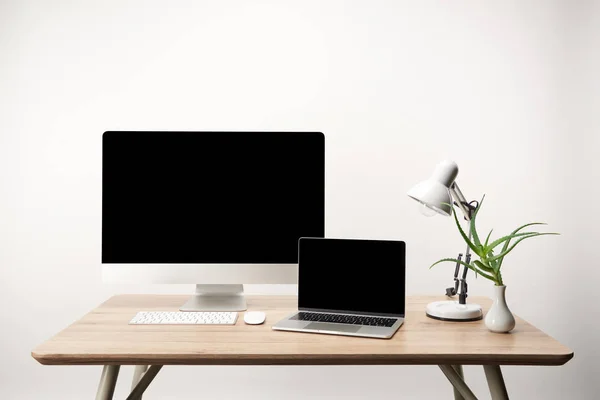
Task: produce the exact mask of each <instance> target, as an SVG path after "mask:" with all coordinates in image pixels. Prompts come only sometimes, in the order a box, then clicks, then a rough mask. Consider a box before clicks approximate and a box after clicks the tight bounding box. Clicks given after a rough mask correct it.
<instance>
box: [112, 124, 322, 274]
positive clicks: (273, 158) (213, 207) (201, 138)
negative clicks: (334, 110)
mask: <svg viewBox="0 0 600 400" xmlns="http://www.w3.org/2000/svg"><path fill="white" fill-rule="evenodd" d="M102 142H103V145H102V148H103V151H102V188H103V189H102V262H103V263H177V264H178V263H184V264H187V263H193V264H195V263H200V264H202V263H216V264H294V263H297V262H298V239H299V238H300V237H301V236H316V237H322V236H324V234H325V139H324V136H323V134H322V133H317V132H294V133H292V132H105V133H104V135H103V139H102Z"/></svg>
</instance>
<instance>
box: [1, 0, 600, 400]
mask: <svg viewBox="0 0 600 400" xmlns="http://www.w3.org/2000/svg"><path fill="white" fill-rule="evenodd" d="M166 4H167V3H166V2H160V1H138V2H134V1H102V2H100V1H96V2H93V1H87V2H86V1H24V0H21V1H16V0H15V1H2V2H1V3H0V54H1V56H0V190H1V192H0V271H1V278H0V321H1V323H0V339H1V340H0V356H1V357H2V358H1V361H0V398H2V399H38V398H44V399H82V398H92V396H94V394H95V390H96V386H97V381H98V378H99V374H100V367H43V366H40V365H38V364H37V362H35V361H34V360H33V359H32V358H31V357H30V351H31V349H32V348H33V347H35V346H36V345H37V344H39V343H41V342H42V341H44V340H45V339H47V338H48V337H49V336H51V335H52V334H53V333H55V332H57V331H58V330H60V329H62V328H63V327H64V326H66V325H67V324H69V323H71V322H73V321H74V320H76V319H77V318H79V317H80V316H82V315H83V314H84V313H86V312H87V311H88V310H90V309H91V308H93V307H95V306H96V305H97V304H98V303H100V302H101V301H103V300H105V299H106V298H107V297H109V296H110V295H112V294H115V293H127V292H148V293H149V292H159V291H160V292H167V293H176V292H177V293H187V292H191V290H192V286H191V285H190V286H183V287H178V286H170V287H160V286H125V285H123V286H108V285H103V284H102V283H101V279H100V270H101V268H100V221H101V220H100V217H101V216H100V193H101V180H100V178H101V168H100V166H101V165H100V162H101V159H100V155H101V147H100V146H101V134H102V132H103V131H105V130H109V129H114V130H117V129H122V130H125V129H132V130H133V129H136V130H150V129H153V130H177V129H180V130H320V131H323V132H325V134H326V137H327V192H326V196H327V230H328V231H327V234H328V235H329V236H346V237H366V238H395V239H403V240H406V241H407V243H408V249H409V253H408V266H409V270H408V291H409V294H423V293H425V294H442V293H443V290H444V288H445V287H446V286H447V285H448V284H449V282H450V275H451V273H452V271H451V269H452V267H451V266H450V265H448V266H446V267H440V268H438V269H435V270H432V271H429V270H428V269H427V266H428V265H429V264H430V263H431V262H432V261H434V260H436V259H439V258H441V257H444V256H448V255H450V256H451V255H454V254H455V253H456V252H458V251H460V250H462V247H463V245H462V243H461V240H460V238H459V236H458V234H457V233H456V232H455V228H454V226H453V224H452V221H451V220H449V219H444V218H441V217H440V218H431V219H426V218H424V217H423V216H421V215H420V214H419V213H418V212H417V211H416V208H415V205H413V203H412V202H411V201H410V200H409V199H408V198H407V197H406V195H405V192H406V190H407V189H408V188H409V187H410V186H411V185H412V184H414V183H415V182H417V181H419V180H421V179H423V178H424V177H426V176H427V175H428V174H429V173H430V172H431V170H432V168H433V166H434V165H435V164H436V163H437V162H438V161H439V160H441V159H443V158H445V157H451V158H454V159H455V160H456V161H457V162H458V163H459V165H460V167H461V172H460V175H459V181H460V182H461V184H462V186H463V188H464V189H465V192H466V194H467V196H468V197H471V198H476V197H479V196H481V195H482V194H483V193H486V194H487V201H486V205H485V208H484V209H483V211H482V213H481V224H482V226H484V227H487V228H491V227H494V228H495V230H496V232H499V233H501V232H506V231H509V230H510V229H512V228H513V227H515V226H516V225H518V224H521V223H525V222H528V221H531V220H536V221H537V220H543V221H547V222H549V223H550V226H551V228H552V229H553V230H556V231H559V232H561V233H562V236H560V237H558V238H554V237H551V238H540V239H536V240H537V241H536V240H532V241H530V242H529V243H527V244H524V245H522V247H521V248H519V249H517V250H516V251H515V252H514V253H513V254H511V255H510V257H508V258H507V261H506V263H505V272H504V276H505V281H506V282H507V284H508V285H509V289H508V296H509V300H510V305H511V307H512V308H513V311H515V312H516V313H517V314H518V315H520V316H522V317H524V318H525V319H527V320H529V321H530V322H532V323H533V324H535V325H536V326H538V327H539V328H541V329H543V330H544V331H546V332H548V333H549V334H551V335H553V336H554V337H556V338H557V339H559V340H560V341H562V342H563V343H565V344H566V345H568V346H570V347H572V348H573V349H574V350H575V358H574V359H573V360H572V361H571V362H569V363H568V364H567V365H566V366H564V367H560V368H558V367H544V368H530V367H513V368H510V367H509V368H505V378H506V382H507V384H508V388H509V391H510V393H511V395H512V397H514V398H517V399H518V398H521V399H531V398H545V399H562V398H567V397H569V398H577V399H591V398H595V397H597V393H598V392H599V391H600V384H599V383H598V379H596V373H595V372H597V359H598V357H600V350H599V346H598V344H597V334H598V330H599V328H600V323H599V322H598V319H597V318H593V317H591V315H592V313H593V312H598V306H597V304H598V301H599V300H600V295H599V293H600V288H599V287H598V284H599V283H598V282H599V281H600V272H598V271H599V269H598V265H597V261H596V259H595V256H596V254H597V239H598V234H597V229H598V228H597V227H598V224H600V218H599V217H598V215H599V213H598V212H597V211H596V210H595V208H596V203H597V202H598V199H599V198H600V190H599V189H598V179H599V178H600V173H599V168H598V166H597V165H598V164H597V162H596V160H595V158H596V157H597V156H598V155H599V154H600V152H599V150H600V139H599V128H600V117H599V116H600V113H599V111H600V106H599V105H600V96H599V93H600V80H599V79H598V73H597V71H599V70H600V50H599V49H600V42H599V40H600V39H599V38H600V7H599V4H598V2H592V1H587V2H586V1H573V2H571V1H567V0H564V1H558V0H557V1H543V0H540V1H451V2H448V1H419V2H416V1H379V0H377V1H362V2H360V1H327V2H325V1H302V2H300V1H189V2H183V1H174V2H169V5H168V7H167V6H166ZM470 289H471V293H472V294H473V295H490V294H491V286H490V284H489V283H488V282H485V281H483V280H481V279H480V280H478V281H475V280H472V281H471V285H470ZM248 290H250V291H254V292H263V293H265V292H294V290H295V288H294V287H289V286H287V287H275V288H274V287H261V286H255V287H249V288H248ZM130 369H131V368H129V369H125V370H124V371H122V373H121V377H122V378H123V379H122V380H121V382H120V385H119V386H118V388H117V396H119V398H121V397H123V396H124V395H125V393H126V390H127V388H128V384H129V382H127V380H128V378H130V376H131V373H132V371H130ZM466 374H467V379H468V381H469V383H472V386H473V388H474V390H475V391H476V393H480V394H481V395H482V398H486V397H485V396H486V387H485V379H484V376H483V373H482V371H480V370H479V368H475V367H468V368H466ZM301 382H304V383H306V382H311V384H310V385H305V384H301ZM315 387H318V388H319V391H318V393H315V391H314V389H313V388H315ZM200 388H201V392H202V394H198V391H199V390H200ZM400 389H401V393H399V390H400ZM392 394H393V395H394V396H397V397H398V398H420V399H426V398H431V399H438V398H450V397H451V390H450V385H449V384H448V383H447V382H446V381H445V378H443V376H442V374H441V372H440V371H439V370H438V369H437V368H436V367H368V368H364V367H277V368H275V367H260V368H247V367H219V368H214V367H210V368H209V367H168V368H165V369H164V370H163V371H162V372H161V374H160V376H159V377H158V379H157V380H156V382H155V383H153V384H152V386H151V388H150V390H149V392H148V394H147V396H145V398H146V397H147V398H148V399H175V398H177V399H192V398H199V397H201V398H211V399H230V398H248V399H279V398H286V399H303V398H313V397H316V398H342V397H343V398H367V397H368V398H371V399H384V398H389V396H390V395H392Z"/></svg>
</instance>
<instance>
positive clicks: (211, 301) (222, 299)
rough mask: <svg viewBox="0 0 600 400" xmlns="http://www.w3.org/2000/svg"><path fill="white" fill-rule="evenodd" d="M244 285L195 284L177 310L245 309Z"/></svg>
mask: <svg viewBox="0 0 600 400" xmlns="http://www.w3.org/2000/svg"><path fill="white" fill-rule="evenodd" d="M246 308H247V306H246V298H245V297H244V285H196V293H195V294H194V295H193V296H192V297H191V298H190V299H189V300H188V301H187V302H186V303H185V304H184V305H182V306H181V307H180V308H179V311H245V310H246Z"/></svg>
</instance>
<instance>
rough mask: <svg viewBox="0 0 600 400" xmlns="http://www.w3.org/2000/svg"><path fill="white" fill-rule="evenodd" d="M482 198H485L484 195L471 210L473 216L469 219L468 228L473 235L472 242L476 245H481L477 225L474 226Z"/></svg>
mask: <svg viewBox="0 0 600 400" xmlns="http://www.w3.org/2000/svg"><path fill="white" fill-rule="evenodd" d="M484 199H485V195H483V197H482V199H481V201H480V202H479V204H478V205H477V208H476V209H475V211H474V212H473V216H472V217H471V221H469V229H470V230H471V235H473V243H474V244H475V246H477V247H482V246H481V241H480V240H479V234H478V233H477V227H476V226H475V219H476V218H477V213H478V212H479V209H480V208H481V206H482V205H483V200H484Z"/></svg>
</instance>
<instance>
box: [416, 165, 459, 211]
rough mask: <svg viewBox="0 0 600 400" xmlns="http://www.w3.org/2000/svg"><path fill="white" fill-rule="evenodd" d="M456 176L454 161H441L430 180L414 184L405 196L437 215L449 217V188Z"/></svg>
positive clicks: (456, 167) (456, 166) (450, 200)
mask: <svg viewBox="0 0 600 400" xmlns="http://www.w3.org/2000/svg"><path fill="white" fill-rule="evenodd" d="M457 175H458V165H456V163H455V162H454V161H442V162H441V163H439V164H438V165H437V167H436V168H435V171H434V172H433V175H431V178H429V179H427V180H426V181H423V182H420V183H418V184H416V185H415V186H414V187H413V188H412V189H410V190H409V191H408V193H407V194H408V196H409V197H410V198H413V199H415V200H417V201H418V202H419V203H422V204H423V205H425V206H426V207H428V208H430V209H432V210H434V211H436V212H437V213H439V214H442V215H446V216H448V215H451V213H452V206H451V204H452V196H451V195H450V186H451V185H452V184H453V183H454V180H455V179H456V176H457Z"/></svg>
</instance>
